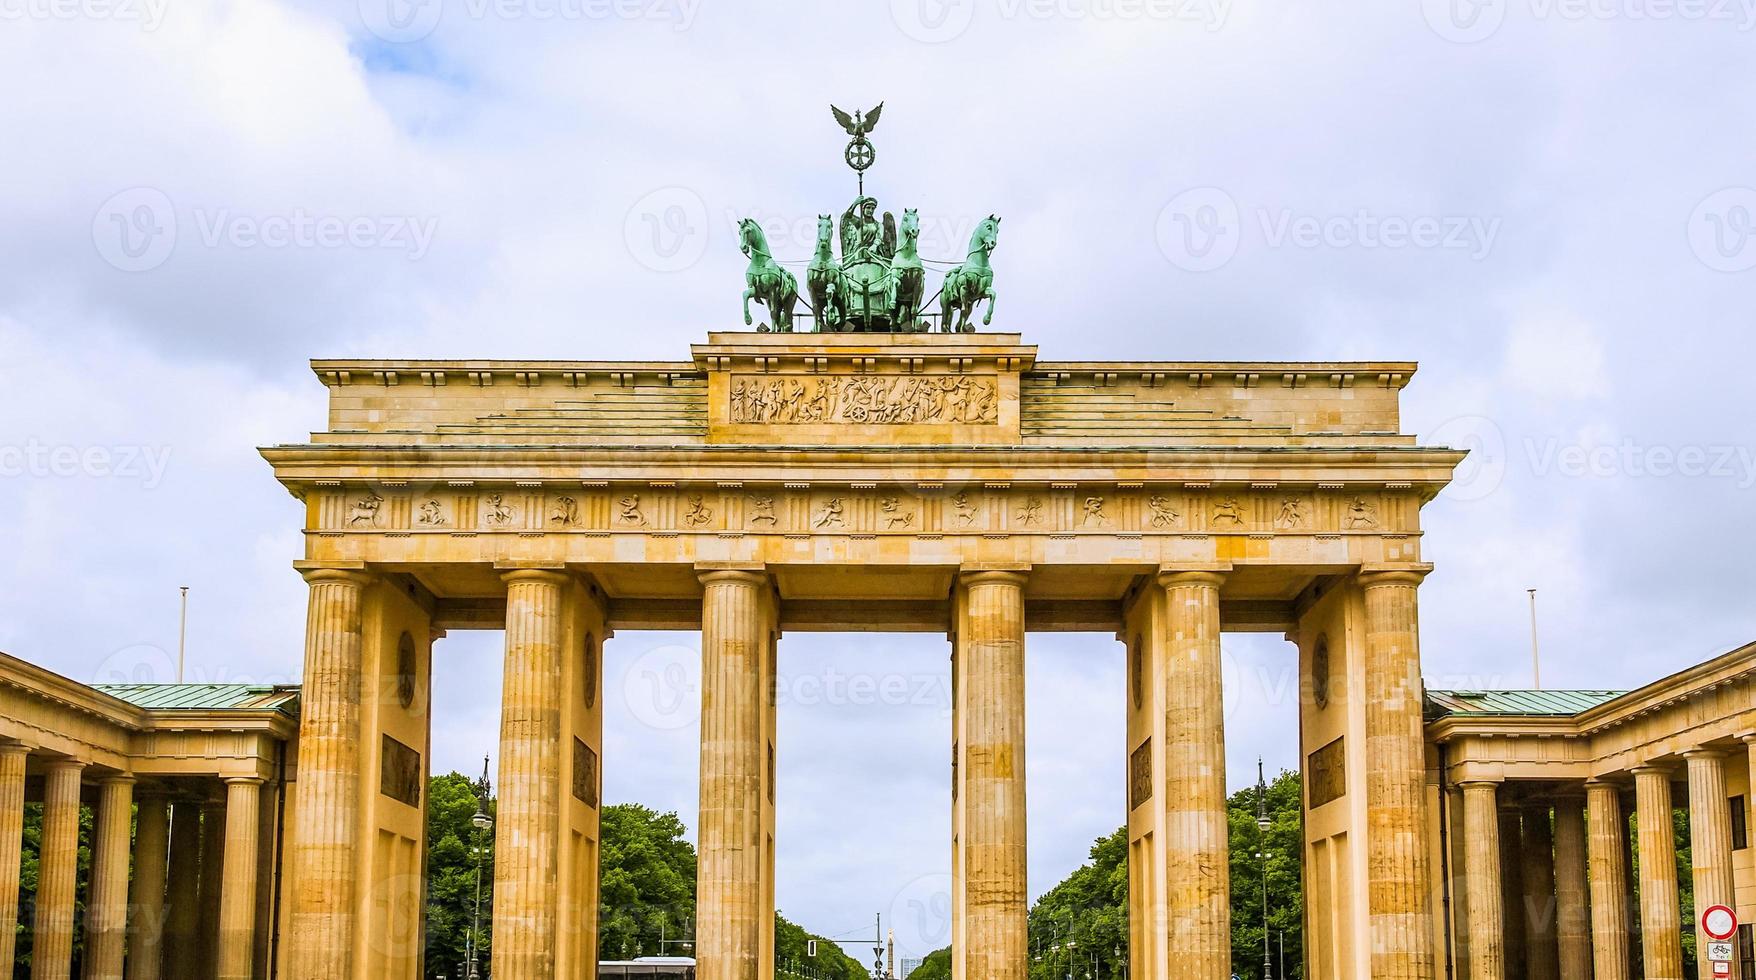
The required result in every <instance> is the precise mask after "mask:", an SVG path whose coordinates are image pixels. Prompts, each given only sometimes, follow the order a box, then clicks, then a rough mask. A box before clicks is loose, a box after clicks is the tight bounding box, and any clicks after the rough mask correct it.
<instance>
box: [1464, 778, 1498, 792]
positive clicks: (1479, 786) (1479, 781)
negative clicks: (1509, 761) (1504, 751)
mask: <svg viewBox="0 0 1756 980" xmlns="http://www.w3.org/2000/svg"><path fill="white" fill-rule="evenodd" d="M1504 784H1505V780H1503V779H1501V778H1499V777H1498V776H1471V777H1470V778H1468V779H1459V780H1457V781H1455V782H1453V783H1452V784H1451V785H1453V786H1456V787H1457V788H1458V789H1461V790H1464V791H1466V792H1467V791H1469V790H1472V789H1473V790H1476V791H1478V792H1479V791H1481V790H1484V789H1485V790H1492V791H1494V792H1498V791H1499V789H1500V787H1501V786H1502V785H1504Z"/></svg>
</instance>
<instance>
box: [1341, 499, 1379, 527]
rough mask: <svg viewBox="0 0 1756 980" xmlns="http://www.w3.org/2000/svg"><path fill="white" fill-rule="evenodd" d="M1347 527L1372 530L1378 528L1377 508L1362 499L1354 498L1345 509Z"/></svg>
mask: <svg viewBox="0 0 1756 980" xmlns="http://www.w3.org/2000/svg"><path fill="white" fill-rule="evenodd" d="M1347 526H1348V528H1349V529H1350V530H1351V529H1353V528H1374V527H1377V526H1378V508H1376V507H1374V506H1372V503H1371V501H1369V500H1367V499H1366V498H1364V497H1355V498H1354V500H1353V503H1350V504H1348V507H1347Z"/></svg>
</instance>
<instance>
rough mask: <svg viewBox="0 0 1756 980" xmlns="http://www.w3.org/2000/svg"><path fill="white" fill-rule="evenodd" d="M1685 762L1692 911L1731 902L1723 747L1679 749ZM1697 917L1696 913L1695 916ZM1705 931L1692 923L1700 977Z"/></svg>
mask: <svg viewBox="0 0 1756 980" xmlns="http://www.w3.org/2000/svg"><path fill="white" fill-rule="evenodd" d="M1683 758H1685V759H1687V760H1688V762H1689V856H1690V860H1691V861H1692V862H1693V865H1694V868H1693V871H1694V878H1695V908H1696V911H1697V912H1699V911H1700V910H1703V909H1706V908H1708V907H1710V906H1713V905H1725V906H1728V907H1736V905H1737V901H1736V896H1735V895H1734V894H1733V884H1732V814H1731V800H1730V798H1729V797H1727V796H1726V756H1725V753H1724V752H1720V751H1718V750H1712V749H1700V750H1697V751H1694V752H1685V753H1683ZM1697 919H1699V916H1697ZM1709 941H1710V940H1709V939H1708V938H1707V933H1705V932H1703V931H1702V930H1701V923H1700V922H1699V921H1697V922H1696V923H1695V948H1696V949H1697V950H1699V951H1700V952H1699V954H1698V956H1697V961H1698V965H1699V969H1700V976H1701V978H1702V980H1712V977H1713V962H1712V961H1711V960H1709V959H1708V958H1707V955H1706V954H1707V944H1708V942H1709ZM1737 952H1738V944H1737V943H1735V942H1734V943H1732V976H1734V977H1735V976H1739V975H1740V974H1739V971H1738V961H1737Z"/></svg>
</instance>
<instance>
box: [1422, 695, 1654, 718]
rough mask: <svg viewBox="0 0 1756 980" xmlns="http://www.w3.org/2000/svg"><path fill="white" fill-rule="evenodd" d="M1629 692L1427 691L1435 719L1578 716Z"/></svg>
mask: <svg viewBox="0 0 1756 980" xmlns="http://www.w3.org/2000/svg"><path fill="white" fill-rule="evenodd" d="M1626 693H1628V692H1626V691H1428V692H1427V700H1428V701H1429V702H1430V703H1431V705H1432V708H1433V711H1432V712H1431V714H1432V715H1433V716H1434V717H1443V716H1445V715H1576V714H1579V713H1580V712H1582V711H1589V710H1591V709H1592V708H1595V707H1597V706H1598V705H1600V704H1604V703H1606V702H1609V701H1614V700H1615V699H1616V698H1619V697H1621V696H1622V695H1624V694H1626Z"/></svg>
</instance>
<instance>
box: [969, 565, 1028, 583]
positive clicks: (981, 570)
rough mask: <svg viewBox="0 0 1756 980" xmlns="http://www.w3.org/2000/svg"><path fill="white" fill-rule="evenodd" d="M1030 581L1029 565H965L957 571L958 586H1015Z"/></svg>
mask: <svg viewBox="0 0 1756 980" xmlns="http://www.w3.org/2000/svg"><path fill="white" fill-rule="evenodd" d="M1029 580H1030V566H1029V565H965V566H963V567H962V568H960V569H958V571H957V584H958V585H966V586H967V585H1016V586H1018V587H1019V588H1023V587H1024V583H1025V582H1027V581H1029Z"/></svg>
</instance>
